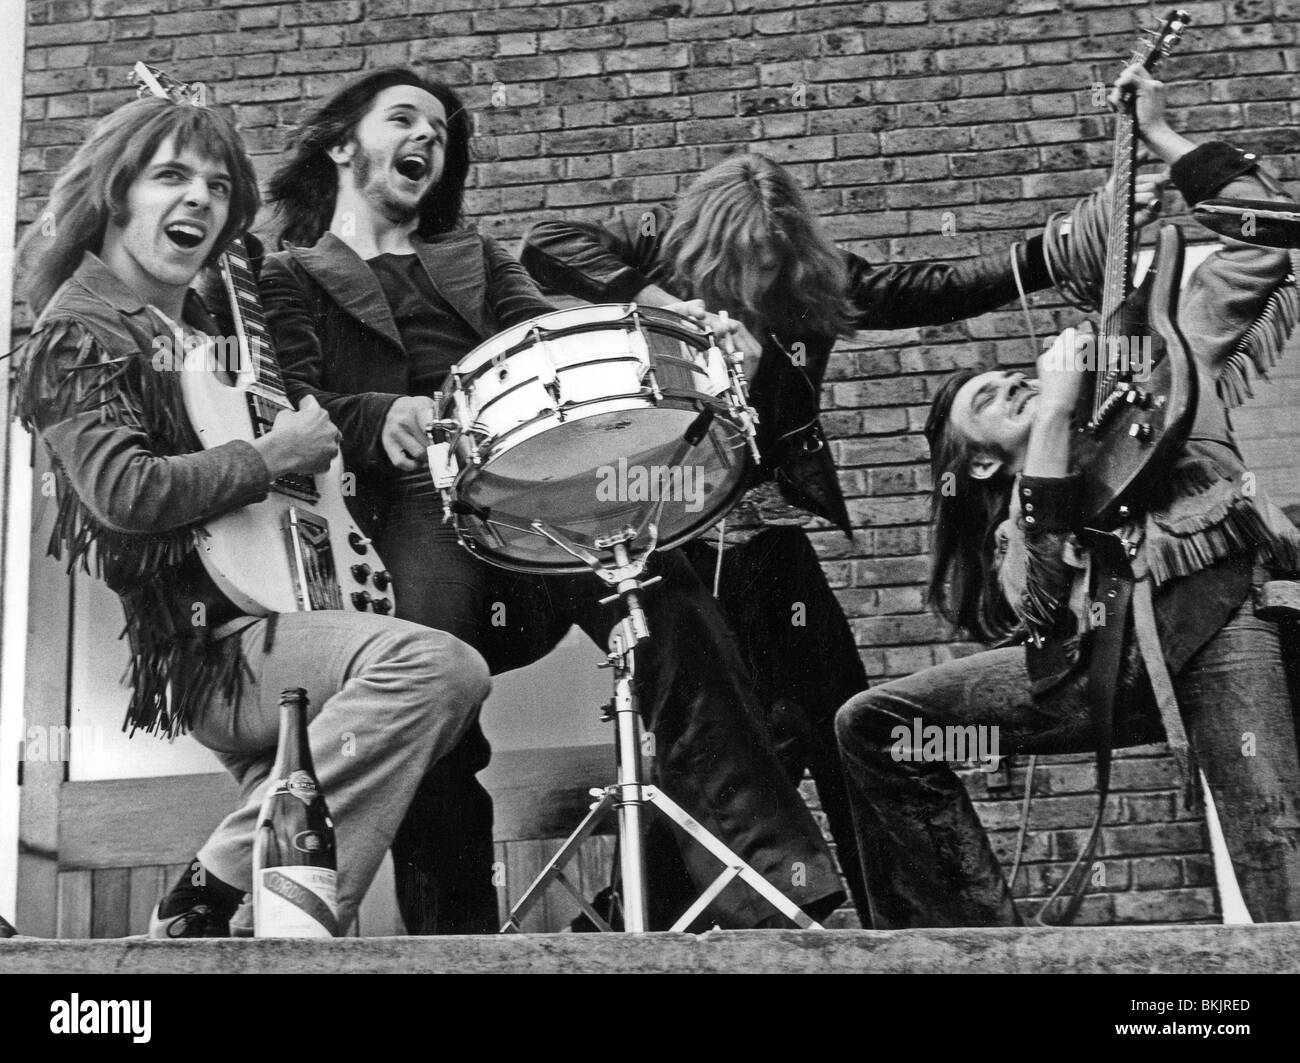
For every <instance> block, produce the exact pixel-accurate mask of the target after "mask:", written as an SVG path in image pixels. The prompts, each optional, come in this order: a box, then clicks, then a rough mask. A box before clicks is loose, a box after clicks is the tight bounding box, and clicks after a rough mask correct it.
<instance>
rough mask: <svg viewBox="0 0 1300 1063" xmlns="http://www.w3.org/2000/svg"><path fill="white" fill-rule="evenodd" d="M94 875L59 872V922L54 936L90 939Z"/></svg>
mask: <svg viewBox="0 0 1300 1063" xmlns="http://www.w3.org/2000/svg"><path fill="white" fill-rule="evenodd" d="M92 875H93V872H90V871H61V872H59V878H58V887H57V889H58V897H57V900H58V922H57V927H56V932H55V935H54V936H56V937H61V938H88V937H90V906H91V898H92Z"/></svg>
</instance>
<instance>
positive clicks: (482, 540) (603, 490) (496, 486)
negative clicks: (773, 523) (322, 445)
mask: <svg viewBox="0 0 1300 1063" xmlns="http://www.w3.org/2000/svg"><path fill="white" fill-rule="evenodd" d="M721 409H722V408H721V407H718V408H717V414H716V415H713V416H710V413H711V412H713V411H712V410H710V411H709V412H706V413H704V414H703V416H702V415H701V412H700V410H699V409H697V408H688V407H686V406H684V405H679V406H675V407H669V406H663V405H660V406H657V407H643V408H639V409H630V410H620V411H614V412H609V413H603V414H597V415H595V416H589V417H584V418H582V419H580V420H572V421H565V422H562V423H560V424H558V425H555V426H553V427H551V428H549V429H548V430H547V431H545V432H543V433H542V434H540V435H537V436H535V437H533V438H531V439H529V440H528V441H527V443H526V444H524V445H520V446H516V447H514V448H512V449H510V450H508V451H506V452H505V453H503V454H501V455H500V456H499V457H497V458H494V459H493V460H492V461H490V462H488V463H487V464H486V465H483V466H478V467H471V468H469V469H466V470H464V471H463V472H462V473H461V474H460V477H459V478H458V480H457V484H456V496H457V499H458V500H459V501H460V502H462V503H464V505H463V506H461V507H459V508H469V509H471V513H470V514H465V513H462V514H460V515H458V516H457V517H456V527H457V530H458V531H459V532H460V534H461V538H462V540H463V541H464V542H465V545H466V546H468V547H469V548H470V549H471V550H472V551H473V552H474V553H476V554H478V555H479V556H481V557H483V558H484V559H485V560H488V561H491V562H493V563H494V564H498V565H501V566H503V567H505V568H512V569H516V570H519V571H523V572H542V573H559V572H585V571H587V565H586V564H585V563H584V562H582V561H580V560H578V559H577V558H575V557H573V555H572V554H569V553H568V552H566V551H565V550H563V549H562V548H561V547H559V546H558V545H556V544H555V543H554V542H552V541H551V540H550V539H548V538H546V537H545V536H544V535H542V534H540V533H538V532H536V531H534V530H533V528H532V523H533V522H534V521H539V522H541V523H542V524H545V525H546V526H547V527H548V528H549V529H552V530H553V531H555V532H557V533H558V534H559V535H560V536H562V537H563V538H565V539H566V540H569V541H571V542H573V543H576V544H577V545H579V546H582V547H585V548H586V549H588V550H591V551H593V552H596V551H598V548H597V547H596V539H597V538H599V537H602V536H606V535H610V534H612V533H614V532H618V531H621V530H623V529H624V528H627V527H632V528H635V529H643V528H645V526H646V525H647V524H648V523H650V522H652V521H654V522H656V523H657V524H658V527H659V548H660V549H670V548H671V547H673V546H676V545H678V544H680V543H683V542H685V541H687V540H688V539H690V538H692V537H693V536H695V535H698V534H699V533H700V532H702V531H704V530H705V529H706V528H708V527H709V526H710V525H711V524H713V523H714V522H715V521H717V519H718V518H719V516H721V514H722V513H725V512H726V510H727V509H729V508H730V507H731V506H732V505H733V504H734V503H735V501H736V499H737V498H738V496H739V494H740V492H741V489H742V488H743V486H744V483H745V480H746V472H747V470H748V468H749V451H748V448H747V446H746V443H745V438H744V436H743V434H742V433H741V432H740V430H739V429H738V428H737V427H736V426H735V425H734V424H733V423H732V422H731V421H730V420H729V419H727V418H726V417H724V416H721V415H720V414H721ZM688 434H689V435H690V438H691V439H699V441H698V442H697V443H694V444H692V443H690V442H689V441H688V440H687V436H688ZM485 518H486V519H485Z"/></svg>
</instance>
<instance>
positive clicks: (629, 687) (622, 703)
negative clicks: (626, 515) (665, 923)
mask: <svg viewBox="0 0 1300 1063" xmlns="http://www.w3.org/2000/svg"><path fill="white" fill-rule="evenodd" d="M613 545H614V551H615V558H616V562H617V565H618V568H617V569H614V570H613V571H614V572H618V573H619V574H620V576H621V577H622V578H619V579H618V580H617V584H618V594H617V595H616V596H615V597H616V598H617V599H620V600H622V602H623V604H624V606H625V607H626V611H627V616H626V617H625V618H624V619H623V620H621V621H619V623H618V624H616V625H615V627H614V630H613V631H612V632H611V633H610V637H609V658H608V662H609V666H610V667H611V668H613V670H614V699H613V702H612V703H611V706H610V707H611V709H612V710H613V711H612V713H611V714H610V715H612V717H613V720H614V725H615V732H616V737H615V762H616V764H617V769H618V781H617V782H616V783H615V784H614V785H612V786H608V787H606V788H605V790H604V791H603V795H602V796H601V799H600V801H599V802H597V803H596V804H595V805H593V806H592V809H591V811H590V812H589V813H588V814H587V816H586V818H584V819H583V821H582V823H581V824H580V825H579V826H578V829H577V830H576V831H574V832H573V834H571V835H570V836H569V838H568V840H567V841H566V842H565V843H564V845H563V846H561V848H560V851H559V852H557V853H556V854H555V856H554V857H552V858H551V860H550V861H549V862H548V863H547V865H546V867H545V868H543V869H542V873H541V874H540V875H539V876H538V877H537V879H536V880H534V882H533V883H532V885H530V886H529V887H528V889H527V891H525V893H524V895H523V896H522V897H521V898H520V899H519V901H518V902H517V903H516V904H515V906H514V907H513V908H512V909H511V910H510V917H509V919H507V920H506V924H505V926H503V927H502V928H501V929H502V932H503V933H504V932H506V931H518V930H519V929H520V920H521V919H522V918H523V916H524V915H525V914H526V913H527V911H528V910H529V909H530V908H531V907H532V906H533V905H534V904H535V903H536V902H537V900H538V899H539V897H540V896H541V894H542V892H543V891H544V890H545V889H546V888H547V887H548V886H549V885H550V884H551V883H552V882H556V881H558V882H559V883H560V884H561V885H562V886H564V887H565V889H567V890H568V891H569V892H570V893H571V894H573V896H574V897H575V898H576V899H577V901H578V904H579V905H580V906H581V908H582V910H583V911H584V912H585V913H586V914H587V917H588V918H589V919H591V920H592V922H593V923H595V924H596V925H597V926H598V927H599V928H600V929H601V930H609V929H610V927H609V926H608V924H607V923H605V921H604V920H603V919H601V918H600V917H599V916H598V915H597V914H596V913H595V912H594V911H593V910H592V908H591V907H590V905H588V904H587V903H586V901H585V900H584V899H583V898H582V897H581V896H580V895H579V893H578V891H577V890H576V889H575V888H574V886H573V884H572V883H571V882H570V881H569V880H568V879H567V878H565V876H564V872H563V867H564V865H565V864H567V863H568V862H569V861H570V860H571V859H572V858H573V857H574V856H575V855H576V854H577V851H578V849H579V848H580V847H581V845H582V843H583V842H584V841H585V840H586V839H587V838H588V837H590V836H591V834H592V833H593V832H594V831H595V829H596V827H597V825H598V824H599V823H600V821H601V820H602V819H604V817H605V816H606V814H607V813H608V812H609V811H610V810H611V809H617V811H618V839H619V862H620V871H621V872H622V885H623V898H622V900H623V928H624V930H626V931H628V932H629V933H634V934H639V933H643V932H644V931H645V929H646V923H647V903H646V887H645V857H644V847H643V829H644V821H643V817H642V814H641V810H642V808H643V807H646V806H649V807H652V808H655V809H657V810H658V811H659V812H660V813H662V814H663V815H664V816H666V817H667V818H668V819H670V820H672V822H674V823H676V824H677V826H678V827H680V828H681V829H682V830H683V831H685V832H686V833H687V834H688V835H689V836H690V837H691V838H692V839H693V840H694V841H695V842H697V843H698V844H699V845H702V846H703V847H704V848H705V849H707V850H708V851H709V852H710V853H712V854H713V855H714V856H715V857H717V859H718V860H719V861H721V863H722V865H723V867H722V871H721V873H720V874H719V875H718V877H717V878H716V879H714V880H713V882H712V883H710V884H709V886H708V888H707V889H706V890H705V891H704V892H703V893H702V894H701V895H700V897H699V898H698V899H697V900H696V901H695V902H694V903H693V904H692V905H691V906H690V907H689V908H688V909H687V910H686V911H685V912H684V913H683V914H682V916H681V917H680V918H679V919H678V920H677V922H676V923H674V924H673V926H672V929H673V930H675V931H682V930H685V929H686V928H687V927H688V926H690V925H691V923H693V922H694V921H695V920H696V919H697V918H698V917H699V916H700V915H701V914H702V913H703V912H704V910H705V909H706V908H707V907H708V906H709V905H710V904H711V903H712V902H713V901H714V899H715V898H717V896H718V895H719V894H720V893H722V891H723V890H724V889H725V888H726V887H727V886H728V885H729V884H730V883H731V882H732V881H733V880H734V879H737V878H739V879H740V880H741V881H742V882H744V883H745V884H746V885H747V886H749V887H750V889H752V890H754V891H755V892H756V893H758V895H759V896H761V897H762V898H763V899H764V900H766V901H767V902H768V903H769V904H771V905H772V906H773V907H774V908H775V909H776V910H777V911H779V912H780V913H781V914H782V915H784V916H785V917H786V918H788V919H790V920H792V921H793V922H794V923H795V924H796V925H797V926H799V927H801V928H803V929H805V930H810V929H811V930H820V929H822V927H821V925H820V924H819V923H817V922H815V921H814V920H812V919H810V918H809V917H808V916H807V915H806V914H804V912H803V911H802V910H801V909H800V908H799V906H798V905H796V904H795V903H794V902H793V901H792V900H790V899H789V898H788V897H786V896H785V895H784V894H783V893H782V892H781V891H780V890H779V889H777V888H776V887H775V886H773V885H772V884H771V883H770V882H768V881H767V879H765V878H764V877H763V876H762V875H760V874H759V873H758V872H757V871H755V870H754V868H752V867H750V865H749V864H747V863H745V861H744V860H742V859H741V858H740V857H739V856H737V855H736V853H734V852H733V851H732V850H731V849H730V848H728V847H727V846H726V845H724V844H723V843H722V842H721V841H720V840H719V839H718V838H716V837H714V835H712V834H711V833H709V831H708V830H706V829H705V828H704V827H703V826H702V825H701V824H700V823H699V822H697V821H696V820H695V819H694V818H692V817H691V816H690V815H688V814H687V813H686V811H685V810H684V809H683V808H682V807H681V806H680V805H678V804H677V802H675V801H673V800H672V799H671V798H670V797H669V796H668V795H667V794H665V793H664V792H663V791H662V790H660V789H659V788H658V787H657V786H651V785H648V784H647V783H646V782H645V781H644V779H643V777H642V770H641V716H640V711H639V709H638V706H637V695H636V691H635V689H634V687H633V677H634V674H635V667H636V665H635V660H636V646H637V644H638V643H639V642H643V641H645V640H646V639H648V638H649V636H650V632H649V628H648V627H647V625H646V622H645V614H644V612H643V611H642V609H641V603H640V594H639V592H640V590H641V589H642V588H643V587H644V586H645V584H644V583H642V582H640V581H639V580H638V579H637V578H636V575H639V572H640V566H639V564H638V565H636V566H630V565H629V561H628V556H627V550H626V547H625V545H624V543H623V542H621V541H618V542H615V543H614V544H613ZM633 567H635V572H633V571H632V569H633ZM602 575H603V577H604V578H606V579H607V580H609V581H610V582H613V579H611V578H610V575H609V574H602ZM592 793H593V795H595V794H599V793H602V792H601V791H599V790H593V791H592Z"/></svg>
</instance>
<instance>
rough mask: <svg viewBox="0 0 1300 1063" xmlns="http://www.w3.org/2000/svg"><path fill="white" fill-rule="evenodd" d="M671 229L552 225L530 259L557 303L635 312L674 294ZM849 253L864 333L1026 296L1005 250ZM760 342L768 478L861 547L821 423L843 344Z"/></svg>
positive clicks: (639, 221) (1025, 275)
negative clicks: (955, 255) (649, 291)
mask: <svg viewBox="0 0 1300 1063" xmlns="http://www.w3.org/2000/svg"><path fill="white" fill-rule="evenodd" d="M647 215H651V216H652V218H653V221H651V220H650V219H649V218H647ZM671 225H672V214H671V212H669V211H668V210H667V209H666V208H664V207H657V208H655V209H654V210H652V211H642V212H635V211H631V212H627V213H625V214H623V215H622V216H621V217H620V218H618V219H617V220H616V221H614V222H611V223H610V224H609V225H608V226H602V225H596V224H589V223H583V222H571V221H545V222H540V223H538V224H537V225H535V226H533V228H532V229H531V230H530V231H529V232H528V234H527V235H526V236H525V237H524V242H523V246H522V249H521V251H520V258H521V260H522V261H523V264H524V266H525V267H526V268H527V269H528V271H529V272H530V273H531V274H532V275H533V277H534V278H536V280H537V282H538V283H539V284H540V285H541V287H542V289H543V291H546V292H548V293H557V292H558V293H564V294H567V295H572V296H576V297H578V298H580V299H585V300H587V301H588V302H592V303H618V302H631V301H633V300H634V299H635V297H636V294H637V293H638V292H639V291H641V289H642V288H644V287H646V286H647V285H649V284H656V285H659V286H661V287H667V286H668V284H669V280H668V275H669V272H670V265H669V263H666V262H665V261H664V260H663V255H662V250H663V246H664V241H665V239H666V237H667V234H668V231H669V228H670V227H671ZM1017 253H1018V255H1019V266H1020V275H1021V279H1022V281H1023V282H1024V285H1025V290H1026V291H1036V290H1038V289H1040V288H1046V287H1047V286H1048V284H1049V279H1048V274H1047V267H1046V264H1045V263H1044V261H1043V254H1042V241H1041V238H1039V237H1035V238H1034V239H1033V240H1030V241H1029V242H1028V244H1026V245H1021V246H1020V247H1019V248H1018V251H1017ZM844 255H845V261H846V265H847V267H848V274H849V284H848V298H849V301H850V303H851V305H852V308H853V312H854V319H853V322H852V324H853V327H854V328H857V329H873V330H874V329H904V328H916V327H918V326H921V325H941V324H947V323H949V322H952V321H957V320H960V319H962V318H968V317H974V316H975V315H977V314H982V313H984V312H985V311H988V310H992V309H993V308H994V307H997V306H1001V305H1002V304H1003V303H1005V302H1008V301H1009V300H1011V299H1013V298H1015V296H1016V285H1015V279H1014V277H1013V275H1012V272H1011V261H1010V255H1009V254H1008V253H1007V252H1004V251H998V252H993V253H990V254H987V255H982V256H980V257H978V258H971V259H964V260H960V261H955V262H919V263H913V264H910V265H887V266H880V267H874V266H871V265H869V264H868V263H867V262H866V260H865V259H863V258H861V257H859V256H858V255H855V254H851V253H849V252H845V253H844ZM669 290H671V289H669ZM709 309H710V310H713V309H728V308H726V307H710V308H709ZM756 338H760V339H761V341H762V344H763V353H762V358H761V360H760V362H759V368H758V371H757V372H756V373H755V374H754V379H753V380H752V381H751V388H750V401H751V403H752V404H753V406H754V408H755V409H756V410H757V412H758V416H759V425H758V445H759V452H760V453H761V454H762V457H763V465H762V469H761V470H760V477H759V478H760V479H768V478H775V479H776V481H777V483H778V484H779V485H780V486H781V491H782V494H783V495H785V496H786V498H787V500H788V501H790V502H792V503H794V504H795V505H799V506H802V507H803V508H804V509H806V510H809V511H810V512H812V513H815V514H817V516H819V517H823V518H825V519H826V520H828V521H830V522H831V523H833V524H834V525H835V526H836V527H838V528H840V529H842V530H843V531H844V534H845V535H847V536H849V537H850V538H852V534H853V533H852V526H851V522H850V519H849V513H848V508H847V506H846V505H845V502H844V494H843V492H842V490H841V489H840V485H839V480H838V478H837V477H836V474H835V463H834V461H833V460H832V458H831V455H830V450H829V448H828V447H827V445H826V437H825V434H824V432H823V431H822V426H821V422H820V419H819V410H820V405H821V388H822V380H823V378H824V377H825V375H826V366H827V363H828V361H829V359H830V355H831V350H832V348H833V347H834V346H835V341H836V339H837V338H838V337H836V336H825V335H816V334H814V335H802V334H796V333H794V332H793V331H792V330H790V329H782V330H781V331H780V332H779V333H778V332H769V333H768V335H766V336H764V337H756ZM796 345H801V346H802V354H803V359H802V361H803V363H804V364H802V365H800V364H798V362H799V360H798V359H795V358H792V357H791V352H792V351H793V350H795V348H796Z"/></svg>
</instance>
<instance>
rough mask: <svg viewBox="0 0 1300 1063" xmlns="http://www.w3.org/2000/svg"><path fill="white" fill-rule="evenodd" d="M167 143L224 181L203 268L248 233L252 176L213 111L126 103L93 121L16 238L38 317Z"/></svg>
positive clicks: (119, 220)
mask: <svg viewBox="0 0 1300 1063" xmlns="http://www.w3.org/2000/svg"><path fill="white" fill-rule="evenodd" d="M168 141H171V142H173V143H174V146H175V149H176V150H177V151H184V150H185V149H186V148H189V147H192V148H194V149H195V150H196V151H197V152H198V153H199V154H200V155H204V156H206V157H208V158H211V159H214V160H216V161H218V162H220V163H222V164H223V165H224V166H225V167H226V169H227V171H228V172H229V174H230V180H231V196H230V212H229V215H228V216H227V218H226V224H225V225H224V226H223V227H222V230H221V232H220V233H218V234H217V240H216V243H215V244H213V248H212V255H211V256H210V258H209V262H215V261H216V259H217V258H218V256H220V254H221V253H222V252H223V251H224V250H225V249H226V247H227V245H228V244H229V243H230V241H231V239H233V238H234V237H235V236H236V235H238V234H239V233H241V232H243V231H244V230H246V229H249V228H251V226H252V224H253V220H254V218H255V217H256V215H257V208H258V206H259V205H260V203H261V200H260V197H259V195H258V191H257V175H256V173H255V172H254V171H253V164H252V163H251V162H250V161H249V158H248V153H247V152H246V151H245V150H244V144H243V141H242V140H241V139H240V137H239V134H238V133H237V132H236V131H235V128H234V126H232V125H231V124H230V123H229V122H228V121H226V119H225V118H223V117H222V116H221V115H220V114H218V113H217V112H216V111H212V110H208V109H206V108H203V107H192V106H190V105H189V104H182V103H173V102H172V101H171V100H164V99H161V98H157V97H150V98H148V99H142V100H133V101H132V102H131V103H128V104H126V105H125V106H123V107H119V108H118V109H117V110H116V111H114V112H113V113H112V114H110V115H107V116H106V117H104V118H103V119H101V120H100V121H99V123H98V124H97V125H96V126H95V128H94V131H93V132H92V133H91V134H90V137H89V139H88V140H87V141H86V142H85V143H84V144H82V145H81V147H79V148H78V149H77V151H76V153H75V154H74V155H73V156H72V159H71V161H70V162H69V163H68V164H67V166H65V167H64V169H63V172H62V173H60V174H59V177H58V180H57V181H55V183H54V188H53V189H52V190H51V192H50V202H49V206H48V207H47V209H46V211H45V213H44V214H43V215H41V217H40V218H38V219H37V220H36V222H34V223H33V224H32V226H31V228H29V229H28V231H27V233H26V235H25V236H24V237H23V242H22V246H21V248H20V249H19V260H20V262H21V263H22V265H23V270H24V272H25V280H24V285H23V287H24V295H25V296H26V298H27V300H28V302H29V303H30V304H31V305H32V308H33V309H34V310H36V311H37V312H38V313H39V312H40V311H41V310H42V309H43V308H44V307H45V304H46V303H48V302H49V301H50V298H51V296H53V295H54V293H55V291H56V290H57V289H58V287H59V285H61V284H62V283H63V282H64V281H65V280H67V279H68V278H69V277H70V276H72V274H73V272H74V271H75V270H76V268H77V266H78V264H79V263H80V262H81V259H82V256H83V255H84V254H85V252H87V251H96V252H97V251H99V249H100V247H101V246H102V245H103V242H104V234H105V231H106V230H107V228H108V223H109V221H110V220H111V221H113V222H115V223H116V224H119V225H120V224H124V223H125V221H126V218H127V209H126V196H127V192H128V191H129V190H130V188H131V185H132V183H133V182H134V181H135V179H136V178H137V177H139V176H140V173H141V171H142V170H144V168H145V167H146V166H147V165H149V163H150V161H151V160H152V159H153V157H154V154H155V153H156V152H157V151H158V149H159V148H160V147H161V146H162V145H163V144H164V143H167V142H168Z"/></svg>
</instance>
